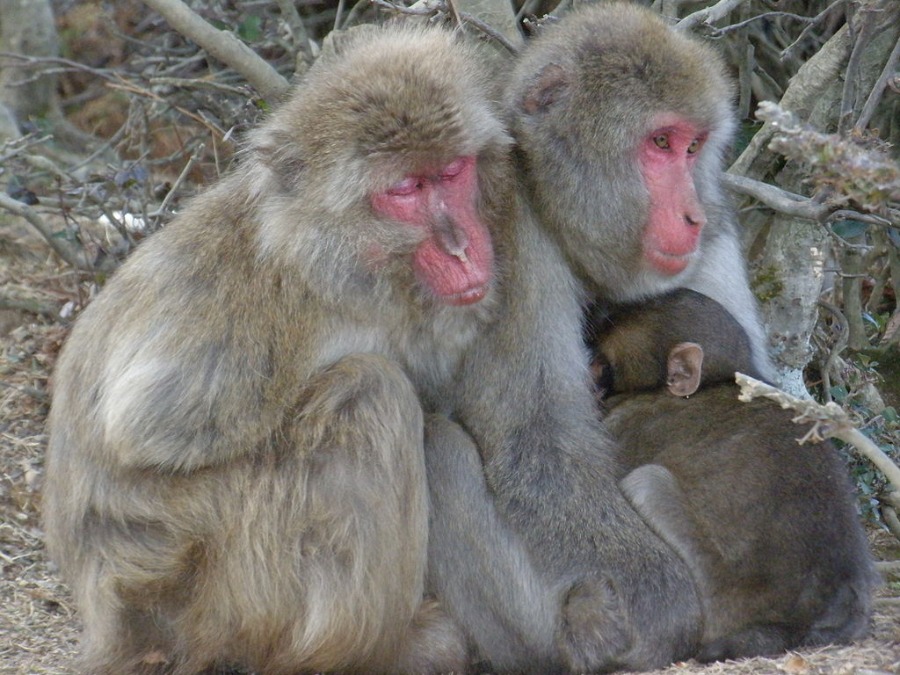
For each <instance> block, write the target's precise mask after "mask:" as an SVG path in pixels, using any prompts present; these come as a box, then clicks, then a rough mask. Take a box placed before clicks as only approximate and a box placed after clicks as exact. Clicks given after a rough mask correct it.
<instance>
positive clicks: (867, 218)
mask: <svg viewBox="0 0 900 675" xmlns="http://www.w3.org/2000/svg"><path fill="white" fill-rule="evenodd" d="M722 182H723V183H724V184H725V186H726V187H727V188H728V189H729V190H732V191H733V192H737V193H738V194H742V195H747V196H748V197H753V198H754V199H756V200H757V201H759V202H762V203H763V204H765V205H766V206H768V207H769V208H771V209H774V210H775V211H778V212H779V213H784V214H786V215H789V216H794V217H797V218H806V219H808V220H815V221H818V222H825V221H828V220H858V221H860V222H863V223H871V224H872V225H885V226H887V225H892V224H894V223H900V211H898V210H897V209H886V213H887V218H883V217H881V216H877V215H875V214H871V213H859V212H858V211H851V210H849V209H839V210H837V211H835V210H834V207H833V206H830V205H829V204H827V203H824V202H817V201H814V200H813V199H810V198H809V197H804V196H803V195H798V194H796V193H794V192H789V191H788V190H783V189H782V188H780V187H777V186H775V185H771V184H769V183H763V182H762V181H759V180H754V179H753V178H747V177H746V176H739V175H737V174H733V173H725V174H723V175H722Z"/></svg>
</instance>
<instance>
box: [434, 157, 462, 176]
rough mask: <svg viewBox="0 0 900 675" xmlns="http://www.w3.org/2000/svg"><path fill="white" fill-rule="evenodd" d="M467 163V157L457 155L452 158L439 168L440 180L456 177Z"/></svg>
mask: <svg viewBox="0 0 900 675" xmlns="http://www.w3.org/2000/svg"><path fill="white" fill-rule="evenodd" d="M467 163H468V159H467V158H465V157H459V158H457V159H455V160H453V161H452V162H450V163H449V164H448V165H447V166H445V167H444V168H443V169H441V180H449V179H451V178H456V177H457V176H458V175H459V174H461V173H462V171H463V169H465V168H466V164H467Z"/></svg>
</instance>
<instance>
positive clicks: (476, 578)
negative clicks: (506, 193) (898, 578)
mask: <svg viewBox="0 0 900 675" xmlns="http://www.w3.org/2000/svg"><path fill="white" fill-rule="evenodd" d="M505 83H506V92H505V99H504V100H505V107H506V110H507V114H508V118H509V124H510V128H511V130H512V132H513V135H514V137H515V140H516V144H517V147H516V151H517V158H518V161H519V164H520V172H519V194H520V195H521V196H522V198H523V199H525V200H526V202H527V203H526V207H525V209H526V214H525V217H524V219H523V220H522V221H520V222H519V223H518V227H517V231H516V236H515V238H514V242H513V244H512V246H511V249H512V250H513V251H514V257H515V259H516V260H517V262H516V264H515V265H513V266H512V267H511V269H510V273H509V279H508V281H509V283H508V285H507V286H506V289H507V292H508V293H509V294H510V295H513V296H514V300H510V301H509V302H508V303H507V307H508V311H505V312H501V314H500V321H499V323H497V324H495V325H494V326H492V327H491V328H489V329H488V330H487V331H485V333H484V334H483V335H482V336H480V337H479V338H478V340H477V341H476V343H475V345H474V347H473V349H472V350H471V351H470V352H469V354H468V356H467V357H466V361H465V371H464V373H465V375H464V376H462V377H461V378H460V379H459V381H460V388H459V391H458V392H457V393H456V400H455V402H454V403H453V405H454V409H455V417H456V419H457V420H458V421H459V422H460V423H461V425H462V426H463V427H464V428H465V430H466V431H467V432H469V434H471V436H472V437H473V438H474V439H475V440H476V441H477V443H478V449H479V450H480V455H478V454H476V453H475V452H474V450H472V449H471V445H470V444H468V443H467V442H466V439H465V437H464V435H463V434H461V433H459V431H458V430H453V429H446V430H441V429H440V428H437V429H435V428H431V429H429V430H428V431H429V434H430V436H429V437H430V438H431V439H432V440H431V441H429V448H431V446H435V447H436V448H437V450H436V451H434V452H429V453H428V454H427V457H426V462H427V463H428V468H429V475H430V476H431V475H437V474H440V475H441V477H442V479H441V480H433V479H432V480H430V489H431V496H432V503H433V504H434V505H435V507H436V508H434V509H433V511H432V526H433V527H432V530H431V540H430V542H429V549H430V551H431V554H430V555H431V575H430V578H431V580H432V581H431V584H432V588H434V589H435V590H436V592H437V594H438V595H439V597H441V599H442V602H444V603H446V605H447V607H448V608H449V610H450V611H451V613H452V614H454V615H455V616H456V617H457V618H459V619H460V624H461V625H462V626H464V627H466V628H467V630H468V634H469V636H470V639H471V640H472V641H473V642H474V643H475V645H476V647H477V651H478V654H479V655H480V656H481V657H482V658H484V659H485V660H487V661H488V662H490V664H492V665H493V666H494V667H496V668H499V669H501V670H502V669H513V670H514V669H519V670H524V671H532V672H541V671H546V670H548V669H552V668H560V667H565V668H568V669H570V670H573V671H596V670H599V669H609V668H615V667H627V668H635V669H637V668H651V667H657V666H662V665H665V664H667V663H669V662H671V661H672V660H675V659H677V658H681V657H684V656H688V655H691V654H693V653H694V651H695V649H696V644H697V640H699V637H700V633H701V619H700V617H699V616H698V611H697V610H698V607H697V600H695V599H694V598H693V597H692V594H693V592H694V590H693V588H692V587H691V584H688V583H687V580H686V579H685V578H684V565H683V563H682V561H681V560H680V558H678V557H677V556H673V555H672V552H671V551H669V550H666V549H664V548H661V547H660V546H659V544H658V542H657V541H655V540H654V539H652V538H650V537H648V536H647V533H646V530H645V527H644V525H643V524H642V523H640V522H636V521H635V520H634V518H633V513H631V511H630V509H628V508H627V507H626V506H625V505H624V503H623V502H622V501H621V495H620V494H619V491H618V488H617V485H616V484H615V482H614V481H612V480H610V477H611V475H612V474H614V473H616V472H617V466H616V462H617V459H616V452H615V446H614V444H613V443H612V442H611V441H610V439H608V438H607V436H606V432H605V429H604V428H603V425H602V423H600V422H599V421H598V418H597V415H596V410H595V407H594V399H593V394H592V391H591V384H590V373H589V367H588V364H589V356H588V354H587V353H586V352H585V348H584V345H583V343H582V340H581V326H582V311H583V309H584V307H585V306H586V305H587V304H588V303H592V302H599V303H610V302H621V301H625V300H634V299H639V298H644V297H651V296H653V295H658V294H661V293H663V292H665V291H666V290H669V289H672V288H676V287H682V286H689V287H691V288H697V289H699V290H703V291H705V292H706V293H708V294H709V295H711V296H713V297H715V298H716V299H717V300H718V301H719V302H721V303H722V304H723V305H725V306H727V307H728V308H729V310H731V311H732V312H734V313H735V315H736V316H737V317H738V318H739V320H740V322H741V324H742V326H743V327H744V329H745V330H746V332H747V333H748V334H749V335H750V336H751V343H752V346H753V362H754V363H755V364H756V365H757V367H758V369H759V370H760V371H762V372H766V373H767V372H768V371H769V362H768V358H767V356H766V353H765V338H764V333H763V330H762V327H761V325H760V323H759V320H758V317H757V311H756V307H755V301H754V298H753V296H752V294H751V293H750V290H749V286H748V282H747V276H746V272H745V263H744V260H743V257H742V254H741V250H740V244H739V238H738V234H737V230H736V226H735V223H734V219H733V216H732V212H731V210H730V208H729V205H728V203H727V200H726V198H725V195H724V192H723V188H722V186H721V182H720V179H719V175H720V173H721V171H722V167H723V158H724V154H725V152H726V150H727V148H728V146H729V143H730V140H731V133H732V130H733V127H734V122H733V116H732V110H731V107H730V95H731V86H730V83H729V81H728V79H727V76H726V71H725V67H724V65H723V63H722V60H721V58H720V57H719V56H718V55H717V54H716V53H715V52H714V51H713V50H712V49H710V48H709V47H707V46H705V45H704V44H702V43H700V42H699V41H696V40H693V39H691V38H689V37H688V36H686V35H683V34H680V33H678V32H675V31H674V30H672V29H671V28H669V27H668V26H667V25H666V24H665V23H664V22H663V21H662V19H660V18H659V17H658V16H657V15H655V14H653V13H652V12H650V11H648V10H646V9H643V8H641V7H639V6H636V5H633V4H627V3H612V2H611V3H603V4H598V5H594V6H590V7H583V8H579V9H577V10H574V11H572V12H569V13H568V14H567V15H566V16H565V17H563V18H562V20H560V21H559V22H558V23H556V24H551V25H549V26H548V27H546V28H545V29H543V30H542V32H541V34H540V35H539V36H538V37H537V38H535V39H534V40H533V41H532V42H531V44H529V45H528V46H527V47H526V48H525V50H524V51H523V53H522V54H521V55H520V56H519V57H518V60H517V63H516V64H515V66H514V68H513V70H512V73H511V74H509V75H508V76H506V78H505ZM441 448H450V449H449V450H445V451H441ZM482 464H483V469H484V472H485V480H484V482H483V484H481V483H479V482H478V475H477V472H478V471H479V469H480V468H481V467H482ZM476 523H479V524H478V525H477V526H476ZM489 530H490V531H491V532H493V534H491V535H490V536H489V537H485V535H484V532H487V531H489ZM485 540H496V541H503V542H504V544H503V546H501V547H500V548H502V549H504V550H506V551H508V552H509V553H508V554H507V555H506V556H505V557H503V558H502V559H500V558H499V557H498V558H496V559H493V560H492V559H491V558H490V550H485V549H486V548H487V547H486V544H485ZM517 552H518V553H517ZM517 559H518V561H517ZM473 561H474V562H473ZM532 571H534V572H535V573H536V576H532V575H531V572H532ZM585 571H587V573H588V574H589V575H591V574H593V577H590V576H588V577H586V578H585V579H584V580H583V581H581V582H578V583H576V584H575V585H574V586H572V587H566V586H565V585H564V584H562V583H561V580H563V579H566V578H572V579H577V578H579V575H581V574H583V573H584V572H585ZM526 572H527V573H526ZM542 579H549V580H551V581H553V582H554V583H555V584H556V588H557V589H562V590H560V591H558V592H561V593H563V596H564V611H563V621H562V623H561V624H560V626H558V627H554V625H552V624H551V623H550V622H548V621H547V619H546V617H548V616H551V614H550V612H548V611H538V610H536V609H535V608H538V607H541V606H542V604H543V606H547V607H552V606H553V602H554V596H553V594H552V593H550V594H549V595H545V594H544V593H545V586H544V585H543V584H542ZM598 599H599V602H598ZM485 608H488V611H485ZM557 628H558V630H556V629H557Z"/></svg>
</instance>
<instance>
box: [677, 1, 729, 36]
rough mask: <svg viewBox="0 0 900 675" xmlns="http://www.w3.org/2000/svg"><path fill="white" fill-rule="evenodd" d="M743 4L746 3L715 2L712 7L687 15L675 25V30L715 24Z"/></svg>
mask: <svg viewBox="0 0 900 675" xmlns="http://www.w3.org/2000/svg"><path fill="white" fill-rule="evenodd" d="M744 2H746V0H719V2H717V3H716V4H715V5H713V6H712V7H706V8H705V9H701V10H698V11H696V12H694V13H693V14H688V15H687V16H686V17H684V18H683V19H682V20H681V21H679V22H678V23H677V24H675V28H677V29H678V30H684V31H687V30H690V29H692V28H693V27H694V26H696V25H697V24H700V23H707V24H712V23H715V22H716V21H718V20H719V19H721V18H723V17H725V16H727V15H728V13H729V12H730V11H731V10H733V9H734V8H735V7H738V6H740V5H741V4H743V3H744Z"/></svg>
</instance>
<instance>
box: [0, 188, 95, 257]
mask: <svg viewBox="0 0 900 675" xmlns="http://www.w3.org/2000/svg"><path fill="white" fill-rule="evenodd" d="M0 208H3V209H6V210H7V211H9V212H10V213H12V214H14V215H16V216H19V217H20V218H24V219H25V220H27V221H28V222H29V223H30V224H31V226H32V227H34V229H36V230H37V231H38V232H39V233H40V234H41V236H42V237H43V238H44V239H45V240H46V241H47V243H48V244H49V245H50V247H51V248H52V249H53V250H54V251H55V252H56V254H57V255H58V256H59V257H60V258H62V259H63V260H64V261H65V262H66V263H68V264H69V265H71V266H72V267H74V268H75V269H79V270H93V269H94V268H93V265H91V262H90V261H89V260H88V259H87V256H86V255H85V253H84V251H83V250H82V249H81V248H80V247H78V246H75V245H73V244H72V243H71V242H69V241H67V240H66V239H62V238H60V237H58V236H56V234H55V233H54V232H53V228H51V227H50V225H48V224H47V222H46V221H45V220H44V219H43V218H41V216H40V214H39V213H38V212H37V211H35V210H34V209H33V208H31V207H30V206H28V205H27V204H23V203H22V202H19V201H16V200H15V199H13V198H12V197H10V196H9V195H7V194H5V193H2V192H0Z"/></svg>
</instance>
